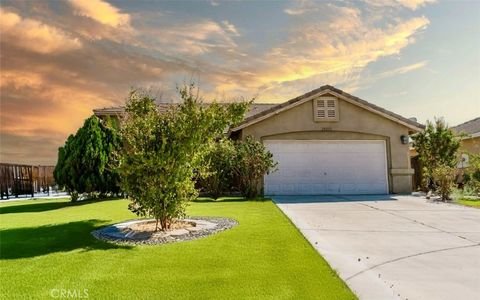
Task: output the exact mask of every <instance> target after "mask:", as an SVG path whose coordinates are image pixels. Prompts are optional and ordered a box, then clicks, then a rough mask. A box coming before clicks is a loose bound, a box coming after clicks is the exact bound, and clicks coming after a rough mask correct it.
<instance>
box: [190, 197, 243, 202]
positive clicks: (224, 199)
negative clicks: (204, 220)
mask: <svg viewBox="0 0 480 300" xmlns="http://www.w3.org/2000/svg"><path fill="white" fill-rule="evenodd" d="M245 201H248V199H245V198H243V197H221V198H218V199H216V200H215V199H213V198H209V197H199V198H197V199H195V200H192V202H195V203H221V202H245Z"/></svg>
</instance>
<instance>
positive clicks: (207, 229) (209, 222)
mask: <svg viewBox="0 0 480 300" xmlns="http://www.w3.org/2000/svg"><path fill="white" fill-rule="evenodd" d="M182 221H184V222H192V223H195V226H191V227H187V228H179V229H173V230H169V231H167V232H163V231H158V232H146V231H133V230H131V229H130V227H131V226H132V225H139V224H141V223H147V222H152V219H142V220H132V221H126V222H122V223H118V224H114V225H111V226H107V227H103V228H100V229H97V230H94V231H92V235H93V236H94V237H96V238H97V239H100V240H105V241H109V242H114V243H121V244H136V245H154V244H166V243H175V242H182V241H189V240H195V239H199V238H203V237H206V236H209V235H212V234H215V233H217V232H220V231H224V230H227V229H230V228H232V227H234V226H236V225H238V222H237V221H236V220H233V219H228V218H221V217H190V218H187V219H183V220H182Z"/></svg>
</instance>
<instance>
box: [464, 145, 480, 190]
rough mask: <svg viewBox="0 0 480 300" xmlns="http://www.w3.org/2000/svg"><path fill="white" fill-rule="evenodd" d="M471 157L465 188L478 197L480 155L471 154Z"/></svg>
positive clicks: (479, 187)
mask: <svg viewBox="0 0 480 300" xmlns="http://www.w3.org/2000/svg"><path fill="white" fill-rule="evenodd" d="M469 157H470V159H469V161H468V167H467V168H466V169H467V170H466V171H467V173H466V174H465V187H466V188H467V189H468V190H470V191H472V192H473V193H475V194H477V195H478V194H480V154H470V155H469Z"/></svg>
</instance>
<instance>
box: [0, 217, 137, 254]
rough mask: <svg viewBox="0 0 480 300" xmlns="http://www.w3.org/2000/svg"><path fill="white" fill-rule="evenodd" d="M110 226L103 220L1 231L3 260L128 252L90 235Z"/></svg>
mask: <svg viewBox="0 0 480 300" xmlns="http://www.w3.org/2000/svg"><path fill="white" fill-rule="evenodd" d="M105 224H107V222H106V221H103V220H87V221H78V222H71V223H64V224H57V225H48V226H40V227H24V228H13V229H5V230H0V240H1V243H0V259H16V258H26V257H35V256H40V255H46V254H50V253H55V252H67V251H72V250H76V249H83V250H84V251H89V250H108V249H119V248H121V249H129V248H131V246H124V245H115V244H111V243H106V242H102V241H100V240H97V239H96V238H94V237H93V236H92V235H91V232H92V231H93V230H95V229H97V228H98V227H100V226H102V225H105Z"/></svg>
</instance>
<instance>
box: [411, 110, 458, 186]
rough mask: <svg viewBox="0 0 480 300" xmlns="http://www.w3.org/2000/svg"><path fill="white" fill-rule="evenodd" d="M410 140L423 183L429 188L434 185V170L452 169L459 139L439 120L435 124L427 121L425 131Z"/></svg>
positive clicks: (455, 159) (455, 161)
mask: <svg viewBox="0 0 480 300" xmlns="http://www.w3.org/2000/svg"><path fill="white" fill-rule="evenodd" d="M412 139H413V147H414V148H415V150H416V151H417V152H418V155H419V159H420V162H421V164H422V166H423V174H424V176H425V177H424V180H425V182H424V183H425V184H426V185H427V188H431V187H432V186H433V185H434V183H435V180H434V176H433V175H434V174H433V172H434V170H435V169H437V168H440V167H449V168H454V167H455V165H456V164H457V161H458V157H457V151H458V149H459V148H460V139H459V137H457V136H455V133H454V132H453V131H452V130H451V129H450V128H449V127H448V125H447V124H446V123H445V121H444V120H443V119H441V118H440V119H435V122H430V121H427V126H426V128H425V130H424V131H422V132H419V133H417V134H415V135H413V136H412Z"/></svg>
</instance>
